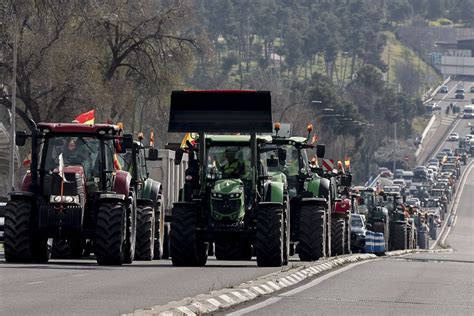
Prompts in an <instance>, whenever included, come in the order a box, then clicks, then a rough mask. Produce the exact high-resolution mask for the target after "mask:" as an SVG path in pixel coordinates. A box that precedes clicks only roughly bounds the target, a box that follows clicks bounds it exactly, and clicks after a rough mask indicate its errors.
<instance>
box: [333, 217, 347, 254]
mask: <svg viewBox="0 0 474 316" xmlns="http://www.w3.org/2000/svg"><path fill="white" fill-rule="evenodd" d="M345 226H346V224H345V221H344V219H343V218H333V219H332V223H331V250H332V252H331V255H332V256H338V255H342V254H344V247H345V246H344V239H345V238H344V232H345Z"/></svg>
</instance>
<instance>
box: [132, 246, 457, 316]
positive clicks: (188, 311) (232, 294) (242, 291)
mask: <svg viewBox="0 0 474 316" xmlns="http://www.w3.org/2000/svg"><path fill="white" fill-rule="evenodd" d="M442 251H443V252H445V251H446V252H447V251H450V249H443V250H442ZM423 252H440V251H439V250H426V249H407V250H395V251H390V252H387V253H386V254H385V256H386V257H396V256H401V255H408V254H412V253H423ZM377 258H380V257H378V256H376V255H374V254H353V255H345V256H339V257H335V258H330V259H326V260H319V261H316V262H313V263H307V264H304V265H301V266H297V267H290V268H288V269H287V270H282V271H279V272H274V273H271V274H269V275H266V276H262V277H259V278H257V279H254V280H252V281H248V282H245V283H242V284H240V285H237V286H234V287H229V288H224V289H222V290H218V291H212V292H209V293H206V294H199V295H196V296H194V297H187V298H184V299H182V300H179V301H174V302H170V303H167V304H164V305H157V306H152V307H148V308H143V309H139V310H136V311H134V312H132V313H130V314H125V315H134V316H150V315H159V316H175V315H203V314H209V313H216V312H219V311H222V310H224V309H228V308H230V307H234V306H236V305H238V304H241V303H244V302H247V301H251V300H254V299H256V298H258V297H261V296H264V295H269V294H272V293H274V292H278V291H280V290H283V289H285V288H288V287H291V286H294V285H297V284H299V283H302V282H304V281H306V280H308V279H310V278H312V277H314V276H317V275H320V274H323V273H324V272H326V271H329V270H332V269H334V268H337V267H341V266H343V265H347V264H351V263H356V262H360V261H365V260H372V259H377ZM282 269H285V267H283V268H282Z"/></svg>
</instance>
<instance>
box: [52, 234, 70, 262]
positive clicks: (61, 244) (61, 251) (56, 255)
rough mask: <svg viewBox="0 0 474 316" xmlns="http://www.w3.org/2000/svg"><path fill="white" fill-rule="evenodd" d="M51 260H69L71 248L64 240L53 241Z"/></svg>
mask: <svg viewBox="0 0 474 316" xmlns="http://www.w3.org/2000/svg"><path fill="white" fill-rule="evenodd" d="M51 258H52V259H69V258H71V247H70V244H69V242H68V241H67V240H66V239H56V238H55V239H53V249H52V251H51Z"/></svg>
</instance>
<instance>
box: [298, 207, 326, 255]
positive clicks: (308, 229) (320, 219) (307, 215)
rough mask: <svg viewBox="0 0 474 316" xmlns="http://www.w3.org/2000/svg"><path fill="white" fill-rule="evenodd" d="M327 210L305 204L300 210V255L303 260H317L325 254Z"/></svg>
mask: <svg viewBox="0 0 474 316" xmlns="http://www.w3.org/2000/svg"><path fill="white" fill-rule="evenodd" d="M325 218H326V214H325V210H324V209H317V208H316V209H315V207H314V206H312V205H303V206H301V210H300V225H299V242H298V255H299V257H300V260H301V261H316V260H318V259H319V258H322V257H324V256H325V253H324V250H325V245H326V238H325V237H326V231H325V227H326V223H325Z"/></svg>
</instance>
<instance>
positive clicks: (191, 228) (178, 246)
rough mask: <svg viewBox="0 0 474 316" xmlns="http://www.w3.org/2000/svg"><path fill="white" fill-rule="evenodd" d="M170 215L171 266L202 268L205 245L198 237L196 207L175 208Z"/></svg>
mask: <svg viewBox="0 0 474 316" xmlns="http://www.w3.org/2000/svg"><path fill="white" fill-rule="evenodd" d="M172 213H173V220H172V222H171V232H170V252H171V253H170V254H171V260H172V262H173V266H204V265H205V264H206V261H207V244H206V243H205V242H204V241H203V240H201V239H200V238H199V236H198V230H197V228H198V211H197V209H196V206H186V205H179V206H175V207H174V208H173V211H172Z"/></svg>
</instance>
